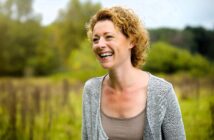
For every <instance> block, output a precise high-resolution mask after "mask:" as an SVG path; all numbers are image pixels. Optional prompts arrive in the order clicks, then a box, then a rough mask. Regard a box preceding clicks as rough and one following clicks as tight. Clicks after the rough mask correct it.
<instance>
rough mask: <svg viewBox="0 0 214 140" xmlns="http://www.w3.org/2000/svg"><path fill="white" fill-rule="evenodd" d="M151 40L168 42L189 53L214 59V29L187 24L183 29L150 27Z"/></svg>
mask: <svg viewBox="0 0 214 140" xmlns="http://www.w3.org/2000/svg"><path fill="white" fill-rule="evenodd" d="M149 32H150V36H151V42H153V43H154V42H158V41H163V42H168V43H169V44H172V45H174V46H177V47H179V48H184V49H186V50H188V51H190V52H191V53H193V54H194V53H199V54H201V55H202V56H204V57H206V58H208V59H209V60H211V61H213V60H214V55H213V53H214V47H213V46H214V30H208V29H205V28H203V27H190V26H187V27H186V28H185V29H183V30H178V29H170V28H159V29H150V30H149Z"/></svg>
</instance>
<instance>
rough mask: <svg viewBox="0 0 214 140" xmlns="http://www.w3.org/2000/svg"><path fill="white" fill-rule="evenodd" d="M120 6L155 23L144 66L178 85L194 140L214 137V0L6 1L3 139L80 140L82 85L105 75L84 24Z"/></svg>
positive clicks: (0, 7) (0, 66) (0, 97)
mask: <svg viewBox="0 0 214 140" xmlns="http://www.w3.org/2000/svg"><path fill="white" fill-rule="evenodd" d="M115 4H116V5H123V6H127V7H129V8H132V9H133V10H134V11H135V12H136V13H137V14H138V15H139V16H140V18H141V19H142V21H143V23H144V25H145V26H146V28H148V30H149V33H150V38H151V46H150V50H149V53H148V54H149V55H148V60H147V63H146V64H145V65H144V66H143V67H142V69H144V70H146V71H149V72H151V73H152V74H154V75H157V76H160V77H163V78H165V79H166V80H168V81H170V82H172V83H173V85H174V88H175V90H176V94H177V96H178V99H179V102H180V106H181V110H182V115H183V120H184V125H185V130H186V135H187V139H188V140H191V139H194V140H195V139H197V140H204V139H214V63H213V62H214V11H213V8H212V7H211V6H213V1H212V0H204V1H199V0H189V1H188V2H187V1H184V0H175V1H171V0H163V1H161V2H160V1H158V0H150V1H149V0H144V1H143V0H142V1H140V0H139V1H131V2H130V1H122V0H115V1H112V0H109V1H98V0H93V1H90V0H58V1H57V0H0V140H49V139H51V140H55V139H56V140H58V139H63V140H70V139H72V140H78V139H81V116H82V114H81V113H82V110H81V107H82V103H81V102H82V100H81V98H82V88H83V84H84V82H85V81H86V80H87V79H89V78H91V77H94V76H101V75H103V74H105V73H106V71H105V70H103V69H102V68H101V67H100V66H99V63H98V61H96V59H95V57H94V55H93V53H92V51H91V47H90V46H91V44H90V42H89V41H88V40H87V38H86V30H85V23H86V22H88V20H89V18H90V16H92V15H93V14H94V13H95V12H96V11H97V10H98V9H100V8H101V7H106V6H107V7H108V6H112V5H115Z"/></svg>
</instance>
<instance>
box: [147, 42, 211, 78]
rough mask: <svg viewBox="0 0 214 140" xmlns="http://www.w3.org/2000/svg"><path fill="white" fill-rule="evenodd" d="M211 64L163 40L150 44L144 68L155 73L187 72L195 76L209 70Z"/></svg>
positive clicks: (197, 55)
mask: <svg viewBox="0 0 214 140" xmlns="http://www.w3.org/2000/svg"><path fill="white" fill-rule="evenodd" d="M210 67H211V64H210V63H209V62H208V61H207V60H206V59H205V58H203V57H202V56H201V55H199V54H195V55H192V54H191V53H189V52H188V51H187V50H184V49H179V48H176V47H174V46H172V45H170V44H167V43H165V42H157V43H154V44H153V45H152V46H151V49H150V52H149V57H148V60H147V63H146V65H145V69H146V70H148V71H151V72H156V73H161V72H162V73H176V72H181V71H184V72H189V73H191V74H193V75H195V76H202V75H206V74H208V73H209V72H210Z"/></svg>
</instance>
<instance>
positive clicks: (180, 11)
mask: <svg viewBox="0 0 214 140" xmlns="http://www.w3.org/2000/svg"><path fill="white" fill-rule="evenodd" d="M81 1H84V0H81ZM91 1H93V2H100V3H101V4H102V6H103V7H110V6H114V5H122V6H125V7H128V8H131V9H133V10H134V11H135V12H136V13H137V15H139V16H140V18H141V20H142V21H143V23H144V25H145V26H146V27H148V28H157V27H171V28H184V27H185V26H187V25H191V26H203V27H206V28H210V29H214V0H91ZM68 2H69V0H34V11H35V12H36V13H40V14H41V15H42V23H43V24H44V25H48V24H50V23H51V22H53V21H54V20H55V19H56V17H57V14H58V11H59V9H65V8H66V5H67V3H68Z"/></svg>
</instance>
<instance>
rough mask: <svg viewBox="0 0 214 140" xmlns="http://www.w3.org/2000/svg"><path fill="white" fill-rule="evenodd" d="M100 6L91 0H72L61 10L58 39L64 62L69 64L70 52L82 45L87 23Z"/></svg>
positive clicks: (58, 22) (57, 28)
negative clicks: (84, 0) (81, 0)
mask: <svg viewBox="0 0 214 140" xmlns="http://www.w3.org/2000/svg"><path fill="white" fill-rule="evenodd" d="M99 8H100V4H94V3H92V2H90V1H86V2H84V3H83V2H80V1H79V0H71V1H70V3H69V4H68V6H67V9H65V10H63V11H61V12H60V14H59V16H58V19H57V20H56V21H55V26H56V32H57V33H58V34H56V36H57V37H56V39H57V44H58V47H59V48H60V53H61V56H62V57H63V62H62V63H64V64H65V65H67V61H68V58H69V55H70V52H71V51H72V50H73V49H77V48H79V47H80V44H81V43H82V41H83V40H85V38H86V30H85V24H86V23H87V22H88V21H89V18H90V17H91V16H92V15H93V14H95V12H96V11H97V10H98V9H99Z"/></svg>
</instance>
